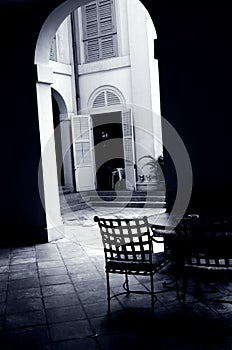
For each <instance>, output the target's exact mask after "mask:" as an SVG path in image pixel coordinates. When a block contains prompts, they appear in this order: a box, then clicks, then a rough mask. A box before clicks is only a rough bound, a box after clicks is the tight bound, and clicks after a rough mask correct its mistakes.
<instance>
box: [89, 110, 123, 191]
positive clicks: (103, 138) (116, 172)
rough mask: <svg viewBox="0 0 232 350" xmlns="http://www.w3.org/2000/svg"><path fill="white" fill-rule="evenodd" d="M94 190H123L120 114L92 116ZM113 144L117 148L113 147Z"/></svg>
mask: <svg viewBox="0 0 232 350" xmlns="http://www.w3.org/2000/svg"><path fill="white" fill-rule="evenodd" d="M91 117H92V123H93V138H94V149H95V165H96V188H97V190H102V191H107V190H115V187H116V186H117V187H118V189H120V190H123V189H124V182H123V181H122V180H123V179H125V162H124V147H123V131H122V115H121V112H111V113H103V114H95V115H92V116H91ZM115 142H116V144H117V147H115Z"/></svg>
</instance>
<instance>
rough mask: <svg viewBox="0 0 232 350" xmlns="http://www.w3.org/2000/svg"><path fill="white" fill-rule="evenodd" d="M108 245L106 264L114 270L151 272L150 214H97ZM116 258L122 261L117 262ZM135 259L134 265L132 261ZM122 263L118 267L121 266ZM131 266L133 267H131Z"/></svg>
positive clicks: (96, 219) (102, 233)
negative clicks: (124, 216) (113, 216)
mask: <svg viewBox="0 0 232 350" xmlns="http://www.w3.org/2000/svg"><path fill="white" fill-rule="evenodd" d="M95 221H97V222H98V225H99V228H100V232H101V237H102V242H103V246H104V252H105V259H106V266H108V264H109V266H108V267H109V270H112V269H114V272H118V273H125V270H127V272H128V273H131V274H133V268H134V273H136V274H138V272H139V270H140V269H141V273H142V274H144V273H146V272H149V271H150V270H151V268H149V266H150V265H151V263H152V253H153V246H152V239H151V232H150V226H149V224H148V221H147V218H146V217H143V218H135V219H107V218H96V217H95ZM116 262H118V263H120V264H118V265H117V264H116ZM133 262H134V266H133V265H131V263H133ZM117 266H118V271H115V270H117ZM129 270H130V271H129Z"/></svg>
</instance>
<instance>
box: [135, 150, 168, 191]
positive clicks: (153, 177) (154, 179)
mask: <svg viewBox="0 0 232 350" xmlns="http://www.w3.org/2000/svg"><path fill="white" fill-rule="evenodd" d="M138 161H139V162H140V163H141V166H140V169H141V170H143V169H144V173H142V174H139V183H138V186H137V187H138V189H140V188H144V187H145V186H146V187H147V188H150V189H154V188H156V187H157V183H158V182H159V181H162V180H163V173H162V169H161V168H162V164H163V157H162V156H160V157H158V158H155V157H154V156H152V155H145V156H142V157H140V158H139V159H138Z"/></svg>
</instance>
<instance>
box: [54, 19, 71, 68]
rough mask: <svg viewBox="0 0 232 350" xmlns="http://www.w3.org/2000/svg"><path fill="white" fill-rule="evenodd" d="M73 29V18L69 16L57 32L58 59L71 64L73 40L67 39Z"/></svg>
mask: <svg viewBox="0 0 232 350" xmlns="http://www.w3.org/2000/svg"><path fill="white" fill-rule="evenodd" d="M70 30H71V20H70V16H68V17H67V18H66V19H65V20H64V21H63V22H62V23H61V25H60V26H59V28H58V30H57V33H56V43H57V61H58V62H61V63H66V64H71V63H72V55H71V45H70V44H71V42H70V40H67V38H70V37H71V36H70Z"/></svg>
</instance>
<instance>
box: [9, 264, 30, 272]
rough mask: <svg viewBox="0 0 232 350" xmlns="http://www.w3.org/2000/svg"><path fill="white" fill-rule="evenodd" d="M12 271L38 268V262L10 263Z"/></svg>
mask: <svg viewBox="0 0 232 350" xmlns="http://www.w3.org/2000/svg"><path fill="white" fill-rule="evenodd" d="M9 269H10V272H22V271H33V270H37V265H36V262H33V263H25V264H24V263H23V264H15V265H10V268H9Z"/></svg>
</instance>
